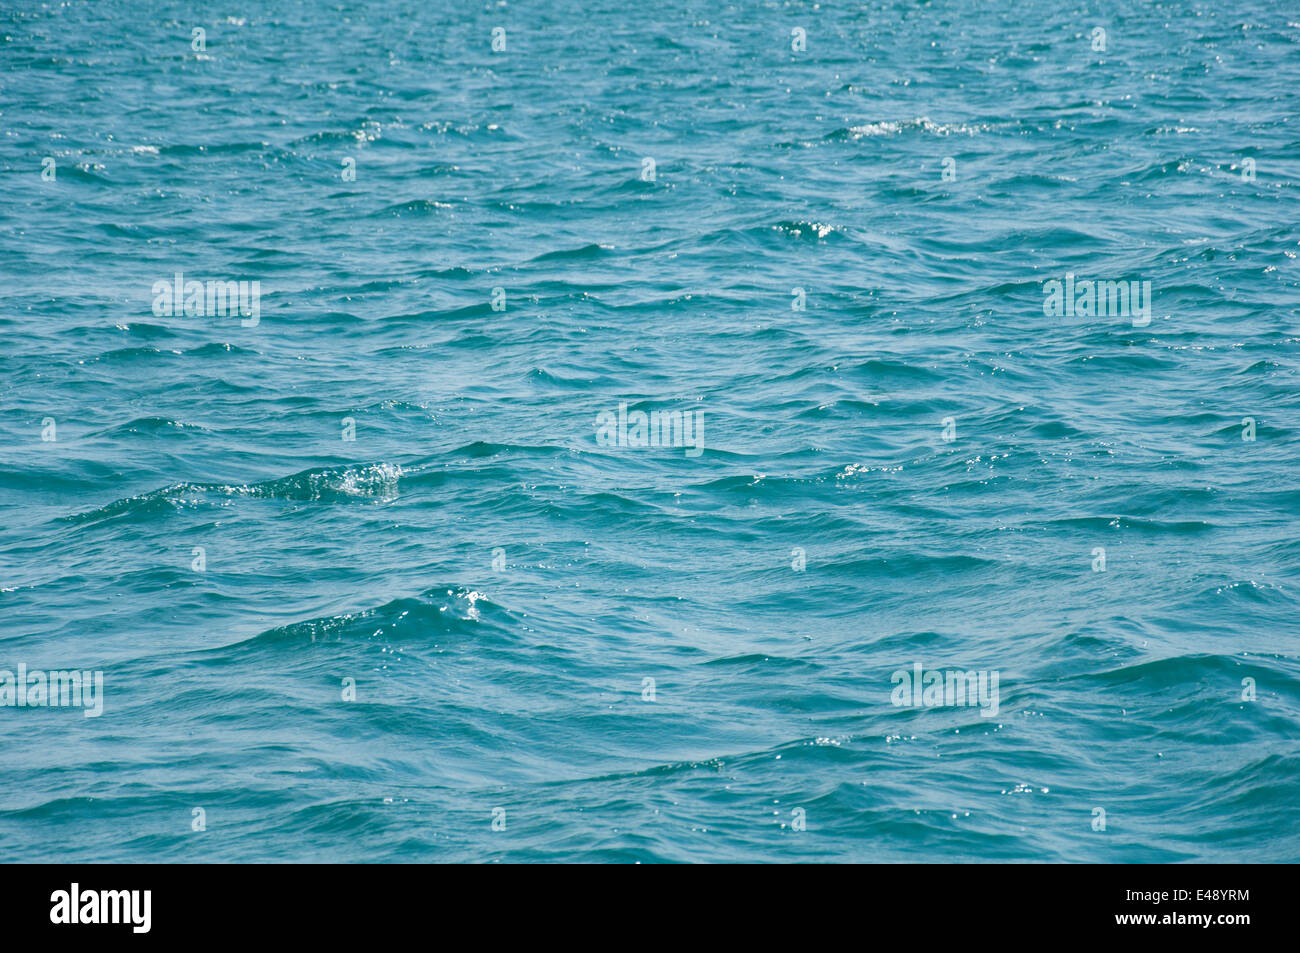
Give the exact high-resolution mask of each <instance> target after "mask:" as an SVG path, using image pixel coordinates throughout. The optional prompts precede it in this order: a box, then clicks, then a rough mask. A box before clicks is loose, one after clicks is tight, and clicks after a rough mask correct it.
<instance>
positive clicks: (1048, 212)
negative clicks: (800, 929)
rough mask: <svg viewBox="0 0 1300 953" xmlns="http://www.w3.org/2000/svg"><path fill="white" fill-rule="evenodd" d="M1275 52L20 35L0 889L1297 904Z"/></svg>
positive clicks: (7, 175)
mask: <svg viewBox="0 0 1300 953" xmlns="http://www.w3.org/2000/svg"><path fill="white" fill-rule="evenodd" d="M1286 6H1287V5H1286V4H1278V3H1272V2H1262V0H1246V2H1232V3H1198V2H1181V0H1180V2H1164V3H1146V2H1122V3H1085V4H1082V5H1075V6H1070V5H1068V4H1067V5H1061V4H1056V3H1050V2H1045V0H1033V2H1029V3H1015V4H1012V3H991V2H985V0H961V2H957V0H954V2H939V0H935V2H932V3H923V4H918V3H911V2H906V3H904V2H897V0H889V2H884V3H881V2H873V3H869V4H865V5H859V4H828V3H822V4H820V5H818V4H811V3H751V2H746V3H738V4H733V5H722V4H710V3H703V2H690V3H682V2H670V3H667V4H654V5H649V6H646V5H641V6H638V7H636V8H635V9H633V8H631V7H628V6H627V5H626V4H622V3H614V2H611V0H598V2H596V3H574V2H571V0H561V2H549V0H548V2H545V3H540V2H539V3H518V2H512V3H509V4H505V3H495V2H493V3H480V4H460V3H457V4H452V3H445V4H437V5H434V4H427V3H420V2H415V0H411V2H406V3H387V4H370V5H368V4H342V5H337V4H334V5H332V4H324V3H316V2H307V3H298V4H279V3H276V4H243V5H236V6H235V7H231V6H230V5H225V6H222V7H220V8H213V7H207V6H205V7H204V9H202V10H200V11H195V10H194V9H193V8H192V5H190V4H180V3H167V4H155V3H143V2H141V3H122V2H101V3H69V4H52V3H51V4H37V3H30V2H19V3H17V4H8V5H6V9H5V11H4V13H3V15H2V16H0V40H2V42H0V109H2V110H3V114H2V115H0V170H2V171H3V179H2V187H0V225H2V226H3V227H2V228H0V276H2V280H3V289H2V290H3V296H2V301H3V307H2V309H0V330H2V334H3V344H2V347H0V446H3V448H4V450H3V457H2V458H0V505H2V506H3V516H4V526H3V530H2V531H0V533H2V535H0V589H2V590H3V591H2V592H0V612H2V613H3V617H4V625H3V637H2V640H0V668H4V669H14V668H15V667H16V666H17V664H18V663H20V662H22V663H25V664H27V665H28V666H29V667H32V668H37V667H46V668H78V669H102V670H103V672H104V677H105V693H106V698H105V709H104V713H103V715H102V716H101V717H99V718H85V717H83V715H82V713H81V712H78V711H75V710H70V709H49V708H41V709H35V708H17V707H12V708H0V719H2V720H3V731H2V732H0V751H2V752H3V755H2V756H0V843H2V844H3V848H4V850H3V853H4V857H5V859H8V860H15V859H16V860H56V859H59V860H64V859H66V860H85V861H118V860H130V861H137V860H148V859H162V860H186V861H197V860H214V861H248V860H266V861H283V860H311V861H325V860H330V861H363V860H364V861H396V860H419V861H425V860H431V861H440V860H448V861H482V860H489V861H490V860H506V861H527V860H581V861H599V860H605V861H634V860H639V861H801V860H857V861H874V860H884V861H973V860H995V861H1011V860H1016V861H1208V860H1216V861H1238V860H1240V861H1246V860H1250V861H1271V860H1291V861H1294V860H1300V834H1298V832H1297V827H1298V824H1297V821H1300V807H1298V806H1297V805H1298V800H1297V796H1296V795H1297V785H1298V782H1300V755H1298V754H1297V741H1296V739H1297V733H1298V732H1300V682H1298V680H1297V679H1298V676H1300V666H1298V665H1297V656H1296V630H1297V598H1296V595H1297V569H1298V567H1300V541H1297V532H1296V530H1297V519H1296V516H1297V511H1298V510H1300V488H1298V487H1297V484H1296V481H1295V474H1296V466H1295V460H1296V446H1297V442H1296V436H1297V419H1300V400H1298V399H1297V330H1296V329H1297V302H1298V301H1300V298H1298V297H1297V279H1298V277H1300V271H1298V268H1297V259H1296V255H1297V251H1298V250H1300V227H1298V226H1297V220H1298V219H1297V216H1298V215H1300V192H1298V185H1300V129H1297V122H1298V120H1297V119H1296V112H1295V108H1296V101H1297V99H1296V95H1297V94H1296V90H1297V80H1298V79H1300V67H1298V64H1300V11H1294V10H1293V11H1290V12H1287V10H1286V9H1285V8H1286ZM1097 26H1101V27H1103V28H1104V29H1105V30H1106V31H1107V37H1106V50H1105V51H1104V52H1099V51H1095V50H1094V49H1093V48H1092V47H1093V41H1092V35H1093V29H1094V27H1097ZM194 27H202V28H203V29H205V30H206V49H205V50H202V51H200V50H195V49H193V48H192V42H191V39H192V32H191V31H192V29H193V28H194ZM497 27H501V28H503V29H504V30H505V31H506V32H505V38H506V49H505V51H504V52H499V53H496V52H493V50H492V34H493V30H494V29H495V28H497ZM795 28H802V29H804V30H806V34H807V49H806V51H804V52H794V51H792V49H791V42H792V30H794V29H795ZM47 156H48V157H52V158H53V159H54V162H55V170H56V171H55V179H54V181H46V180H44V179H43V178H42V160H43V159H44V158H45V157H47ZM647 157H648V158H653V159H654V160H655V175H654V179H653V181H646V180H645V179H643V169H645V168H646V167H645V166H644V165H643V160H644V159H645V158H647ZM945 158H952V159H953V160H955V171H956V178H955V179H952V180H945V179H944V177H943V169H944V159H945ZM346 159H353V160H355V168H356V178H355V181H349V180H347V179H345V177H344V170H345V160H346ZM1247 159H1253V160H1255V171H1256V175H1255V178H1254V179H1253V180H1251V179H1250V178H1249V175H1248V174H1244V173H1246V172H1247V163H1246V160H1247ZM177 271H182V272H184V274H185V276H186V277H187V278H190V279H198V280H240V279H242V280H247V281H252V280H257V281H260V282H261V289H262V295H261V315H260V323H258V324H257V325H256V326H255V327H245V326H243V325H242V324H241V321H240V319H239V317H238V316H220V317H212V316H206V317H198V316H178V317H168V316H161V317H160V316H155V315H154V313H153V311H152V303H153V297H154V296H153V292H152V286H153V284H154V283H155V282H157V281H160V280H167V279H169V278H170V277H171V276H172V275H173V274H174V273H175V272H177ZM1066 273H1073V274H1076V275H1078V276H1080V277H1090V278H1098V279H1125V280H1130V279H1136V280H1149V281H1150V282H1151V283H1152V289H1153V295H1154V308H1153V311H1152V319H1151V322H1150V324H1149V326H1146V327H1135V326H1134V325H1133V322H1132V321H1130V320H1127V319H1124V318H1120V317H1091V318H1073V319H1065V318H1052V317H1045V316H1044V310H1043V303H1044V290H1043V283H1044V282H1045V281H1048V280H1049V279H1052V278H1062V277H1063V276H1064V275H1065V274H1066ZM494 288H502V289H504V292H505V295H506V307H505V310H504V311H496V310H493V307H492V300H491V299H492V290H493V289H494ZM795 288H802V289H804V291H805V295H806V304H807V307H806V310H803V311H800V310H796V309H795V307H794V305H795V303H796V301H795V297H794V292H793V291H792V289H795ZM623 401H626V402H627V403H628V404H629V407H630V408H631V409H633V410H635V409H638V408H639V409H642V410H655V409H662V410H673V409H680V410H699V411H702V412H703V415H704V417H703V419H704V446H705V449H704V452H703V454H702V455H700V456H699V457H696V458H691V457H688V456H687V455H686V454H685V453H684V452H683V451H682V450H681V449H655V448H651V449H645V450H634V449H626V448H619V447H605V446H600V445H598V443H597V439H596V428H595V421H596V417H597V415H598V414H599V413H601V412H602V411H606V410H616V409H617V407H618V405H619V403H620V402H623ZM947 417H951V418H953V425H954V426H955V430H956V439H955V441H953V442H946V441H945V440H944V439H943V424H942V421H943V420H944V418H947ZM1247 417H1249V418H1252V419H1253V420H1254V421H1255V426H1256V438H1257V439H1255V440H1254V441H1249V440H1243V435H1244V434H1245V432H1246V429H1245V428H1246V425H1244V424H1243V418H1247ZM47 418H51V419H52V420H53V421H54V422H55V427H56V430H55V436H56V437H57V439H55V440H54V441H45V440H43V439H42V433H43V430H44V429H45V427H46V419H47ZM345 418H351V419H352V420H353V421H354V423H355V441H346V440H344V439H343V432H344V426H345ZM199 547H201V548H202V549H203V551H204V554H205V561H206V571H204V572H198V571H195V570H194V569H193V568H192V566H193V563H194V560H195V558H196V557H195V555H194V550H195V549H196V548H199ZM1098 547H1103V548H1104V549H1105V552H1106V558H1107V565H1106V569H1105V571H1104V572H1095V571H1094V570H1093V562H1094V554H1093V553H1094V550H1095V549H1096V548H1098ZM796 550H802V551H803V552H804V558H805V559H806V568H805V569H804V571H802V572H800V571H796V569H795V568H794V566H795V564H796V562H797V560H798V554H797V552H796ZM494 554H495V558H496V559H497V560H498V565H497V568H494V566H493V560H494ZM918 662H919V663H921V664H922V665H923V666H925V668H926V669H943V670H946V669H953V668H962V669H971V670H991V671H997V672H998V673H999V674H1000V694H1001V698H1000V710H999V712H998V714H997V715H996V717H991V718H990V717H983V716H981V714H980V711H979V709H977V708H971V707H965V708H956V707H954V708H931V709H923V708H906V707H896V706H895V705H893V704H892V703H891V690H892V688H893V684H892V682H891V675H892V673H893V672H895V671H896V670H899V669H910V668H911V667H912V666H913V665H914V664H915V663H918ZM650 678H652V679H654V688H655V691H654V700H653V701H649V700H646V699H645V698H643V691H644V689H643V686H644V685H645V684H646V683H645V681H644V680H645V679H650ZM345 679H355V684H356V692H357V698H356V700H355V701H352V702H349V701H344V700H343V698H342V694H343V690H344V689H343V685H344V680H345ZM1244 679H1253V680H1254V682H1255V685H1256V691H1257V697H1256V698H1255V700H1253V701H1248V700H1243V680H1244ZM195 808H203V809H204V811H205V812H206V825H207V829H206V831H202V832H196V831H193V830H192V829H191V827H192V820H193V817H194V814H193V812H194V809H195ZM497 808H501V809H503V810H504V812H505V815H504V817H505V829H504V830H493V828H492V820H493V812H494V809H497ZM1096 808H1101V809H1104V810H1105V812H1106V830H1104V831H1097V830H1093V824H1094V816H1095V815H1094V809H1096ZM798 809H802V810H803V812H805V813H804V817H805V818H806V825H807V829H806V830H798V829H796V827H797V825H796V824H795V823H794V822H795V821H796V818H797V817H798V815H797V814H796V811H797V810H798Z"/></svg>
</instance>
